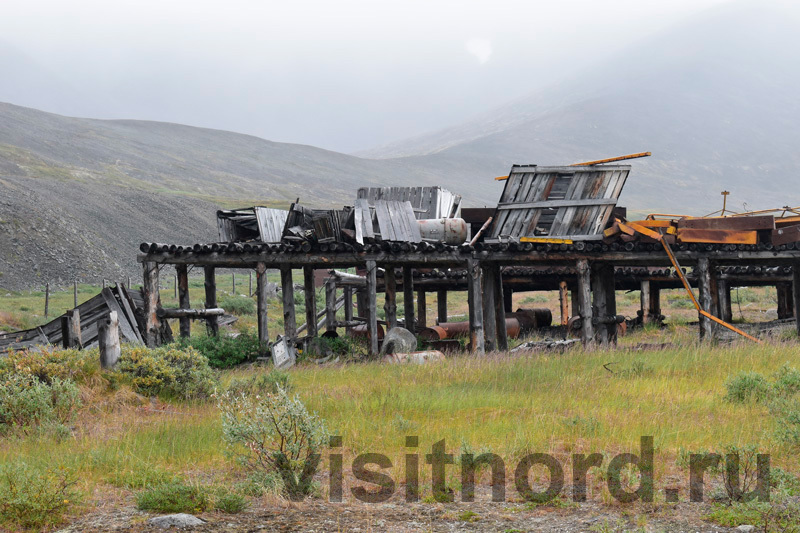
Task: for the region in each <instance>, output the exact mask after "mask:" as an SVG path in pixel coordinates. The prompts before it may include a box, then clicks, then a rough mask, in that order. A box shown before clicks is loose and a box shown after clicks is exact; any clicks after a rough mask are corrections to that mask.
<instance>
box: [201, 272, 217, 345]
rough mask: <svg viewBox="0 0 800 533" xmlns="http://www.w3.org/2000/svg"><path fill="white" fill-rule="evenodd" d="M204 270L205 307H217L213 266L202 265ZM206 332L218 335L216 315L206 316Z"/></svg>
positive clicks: (214, 335)
mask: <svg viewBox="0 0 800 533" xmlns="http://www.w3.org/2000/svg"><path fill="white" fill-rule="evenodd" d="M203 270H204V272H205V289H206V309H210V308H212V307H217V277H216V269H215V268H214V267H213V266H205V267H203ZM206 327H207V328H208V334H209V335H210V336H212V337H216V336H218V335H219V322H218V321H217V317H216V316H210V317H208V318H206Z"/></svg>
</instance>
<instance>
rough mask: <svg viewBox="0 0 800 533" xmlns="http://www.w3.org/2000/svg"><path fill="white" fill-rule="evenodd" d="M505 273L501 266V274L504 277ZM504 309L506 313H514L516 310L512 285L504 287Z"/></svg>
mask: <svg viewBox="0 0 800 533" xmlns="http://www.w3.org/2000/svg"><path fill="white" fill-rule="evenodd" d="M502 275H503V268H502V267H500V276H501V279H502ZM503 305H504V307H503V310H504V311H505V312H506V313H513V312H514V290H513V289H512V288H511V287H505V288H504V289H503Z"/></svg>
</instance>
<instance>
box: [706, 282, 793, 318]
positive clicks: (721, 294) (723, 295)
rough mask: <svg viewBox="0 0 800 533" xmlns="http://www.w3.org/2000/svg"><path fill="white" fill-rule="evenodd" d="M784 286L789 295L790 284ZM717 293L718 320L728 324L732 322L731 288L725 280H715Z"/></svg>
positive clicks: (790, 290)
mask: <svg viewBox="0 0 800 533" xmlns="http://www.w3.org/2000/svg"><path fill="white" fill-rule="evenodd" d="M786 285H787V287H788V290H789V294H791V292H792V286H791V284H790V283H787V284H786ZM717 293H718V296H717V301H718V302H719V315H718V318H721V319H722V320H724V321H725V322H728V323H730V322H732V321H733V309H732V308H731V287H730V285H728V282H727V281H726V280H723V279H719V280H717ZM789 312H790V313H791V312H792V310H791V309H790V310H789Z"/></svg>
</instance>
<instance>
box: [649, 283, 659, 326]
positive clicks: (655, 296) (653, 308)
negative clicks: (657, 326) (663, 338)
mask: <svg viewBox="0 0 800 533" xmlns="http://www.w3.org/2000/svg"><path fill="white" fill-rule="evenodd" d="M648 314H649V315H650V318H651V320H654V321H656V322H658V321H660V320H661V289H660V288H659V287H654V286H653V285H652V284H651V285H650V308H649V310H648Z"/></svg>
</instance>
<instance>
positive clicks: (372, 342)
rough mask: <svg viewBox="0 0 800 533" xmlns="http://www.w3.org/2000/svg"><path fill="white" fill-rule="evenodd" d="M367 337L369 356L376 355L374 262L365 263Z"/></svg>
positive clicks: (375, 268) (376, 283)
mask: <svg viewBox="0 0 800 533" xmlns="http://www.w3.org/2000/svg"><path fill="white" fill-rule="evenodd" d="M366 266H367V317H366V318H367V336H368V338H369V355H371V356H376V355H378V295H377V289H378V279H377V272H378V266H377V265H376V264H375V261H367V264H366Z"/></svg>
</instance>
